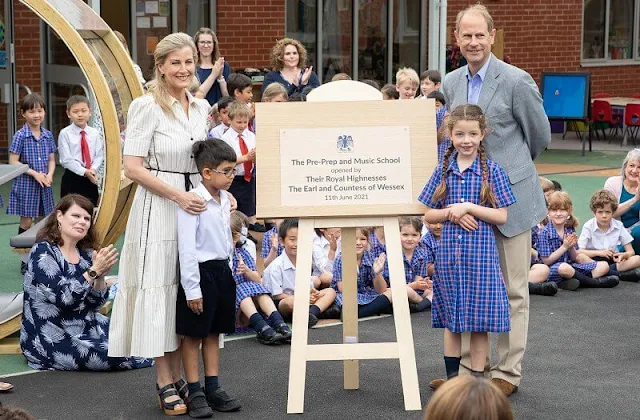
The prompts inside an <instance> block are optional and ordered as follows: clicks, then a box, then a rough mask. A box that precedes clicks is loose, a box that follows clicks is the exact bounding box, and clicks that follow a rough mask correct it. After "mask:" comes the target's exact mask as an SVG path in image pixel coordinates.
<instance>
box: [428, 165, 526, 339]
mask: <svg viewBox="0 0 640 420" xmlns="http://www.w3.org/2000/svg"><path fill="white" fill-rule="evenodd" d="M456 159H457V152H454V153H453V154H452V155H451V160H450V161H449V165H448V167H447V168H445V169H446V183H447V196H446V197H445V198H444V200H438V201H434V200H433V195H434V193H435V191H436V188H437V187H438V185H439V184H440V180H441V176H442V165H443V164H442V163H440V164H439V165H438V167H437V168H436V170H435V171H434V172H433V175H432V176H431V179H430V180H429V182H428V183H427V185H425V187H424V189H423V191H422V192H421V193H420V196H419V197H418V201H420V202H421V203H423V204H425V205H426V206H428V207H430V208H433V209H442V208H444V207H446V206H448V205H451V204H454V203H462V202H465V201H468V202H472V203H474V204H482V203H480V189H481V186H482V178H483V175H482V167H481V165H480V159H479V158H476V160H475V161H474V162H473V164H472V165H471V166H470V167H469V168H467V169H466V170H465V171H464V172H460V170H459V168H458V163H457V160H456ZM487 167H488V181H489V184H490V185H491V187H492V189H493V192H494V194H495V197H496V207H497V208H503V207H507V206H509V205H511V204H513V203H514V202H515V201H516V199H515V197H514V195H513V193H512V191H511V187H510V185H509V180H508V178H507V175H506V173H505V171H504V170H503V169H502V168H501V167H499V166H498V165H497V164H496V163H495V162H493V161H491V160H487ZM477 222H478V228H477V229H476V230H474V231H472V232H467V231H465V230H464V229H463V228H462V227H461V226H459V225H456V224H454V223H452V222H450V221H448V220H447V221H445V222H444V223H443V226H442V234H441V236H440V242H439V243H438V250H437V253H436V262H435V273H434V276H433V300H432V313H431V318H432V324H433V327H434V328H447V329H449V330H450V331H451V332H454V333H462V332H467V331H470V332H496V333H500V332H506V331H509V330H510V320H509V300H508V298H507V290H506V288H505V284H504V280H503V277H502V271H501V269H500V260H499V258H498V248H497V246H496V241H495V236H494V232H493V225H491V224H489V223H486V222H484V221H482V220H480V219H477Z"/></svg>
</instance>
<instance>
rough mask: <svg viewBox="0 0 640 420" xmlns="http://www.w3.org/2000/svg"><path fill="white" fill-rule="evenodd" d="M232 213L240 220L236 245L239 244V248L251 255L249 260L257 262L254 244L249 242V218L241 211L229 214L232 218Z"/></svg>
mask: <svg viewBox="0 0 640 420" xmlns="http://www.w3.org/2000/svg"><path fill="white" fill-rule="evenodd" d="M234 213H238V217H240V218H241V219H242V229H241V230H240V239H239V241H238V242H236V245H238V244H240V246H241V247H242V248H243V249H244V250H245V251H247V252H248V253H249V255H251V258H253V261H254V262H255V261H256V260H257V250H256V244H255V243H254V242H253V241H251V240H249V218H248V217H247V216H246V215H245V214H244V213H242V212H241V211H238V212H233V213H231V215H232V216H233V214H234Z"/></svg>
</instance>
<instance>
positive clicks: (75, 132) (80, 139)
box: [58, 124, 104, 206]
mask: <svg viewBox="0 0 640 420" xmlns="http://www.w3.org/2000/svg"><path fill="white" fill-rule="evenodd" d="M83 143H84V145H83ZM58 152H59V156H60V165H62V167H64V168H65V171H64V174H63V175H62V182H61V184H60V197H64V196H65V195H68V194H80V195H82V196H84V197H86V198H88V199H89V200H91V202H92V203H93V205H94V206H97V205H98V197H99V192H98V186H97V185H96V184H94V183H93V182H91V181H90V180H89V178H87V177H85V176H84V173H85V171H86V170H87V169H93V170H95V171H96V174H99V173H100V171H101V169H102V163H103V161H104V143H103V141H102V135H101V134H100V132H99V131H98V130H96V129H95V128H93V127H90V126H88V125H87V126H86V127H85V128H81V127H78V126H77V125H75V124H70V125H68V126H66V127H65V128H63V129H62V131H60V135H59V136H58Z"/></svg>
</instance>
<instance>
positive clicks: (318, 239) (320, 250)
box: [311, 235, 340, 276]
mask: <svg viewBox="0 0 640 420" xmlns="http://www.w3.org/2000/svg"><path fill="white" fill-rule="evenodd" d="M330 249H331V244H330V243H329V240H328V239H327V238H325V237H324V236H318V235H316V236H314V237H313V250H312V253H311V275H313V276H319V275H321V274H322V273H324V272H327V273H333V262H334V260H330V259H329V251H330ZM339 251H340V242H339V241H338V249H337V250H336V254H337V253H338V252H339Z"/></svg>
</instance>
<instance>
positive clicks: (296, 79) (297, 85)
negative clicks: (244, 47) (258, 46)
mask: <svg viewBox="0 0 640 420" xmlns="http://www.w3.org/2000/svg"><path fill="white" fill-rule="evenodd" d="M306 65H307V50H306V49H305V48H304V46H303V45H302V44H301V43H300V42H299V41H297V40H295V39H292V38H282V39H281V40H279V41H278V42H276V45H274V46H273V49H272V50H271V66H272V67H273V71H270V72H269V73H267V75H266V76H265V78H264V83H263V84H262V91H263V92H264V90H265V89H266V88H267V86H269V85H270V84H271V83H274V82H277V83H280V84H281V85H282V86H284V87H285V89H287V94H288V95H289V96H291V95H293V94H294V93H296V92H298V93H302V91H303V90H304V89H305V88H307V87H310V88H317V87H318V86H320V80H319V79H318V76H317V75H316V74H315V73H314V72H313V66H312V67H305V66H306Z"/></svg>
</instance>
